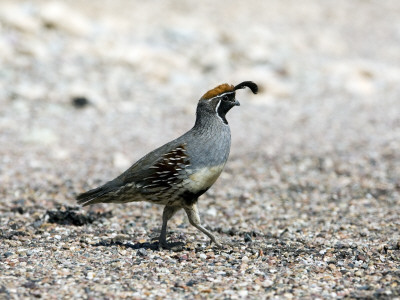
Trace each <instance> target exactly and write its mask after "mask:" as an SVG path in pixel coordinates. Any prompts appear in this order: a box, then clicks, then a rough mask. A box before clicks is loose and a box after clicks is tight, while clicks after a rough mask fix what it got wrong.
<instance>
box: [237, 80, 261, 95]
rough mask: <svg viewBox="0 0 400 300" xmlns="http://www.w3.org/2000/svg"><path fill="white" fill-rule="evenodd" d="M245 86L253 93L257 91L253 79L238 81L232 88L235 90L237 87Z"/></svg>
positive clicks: (242, 87)
mask: <svg viewBox="0 0 400 300" xmlns="http://www.w3.org/2000/svg"><path fill="white" fill-rule="evenodd" d="M245 87H248V88H249V89H250V90H251V91H252V92H253V94H257V93H258V86H257V84H255V83H254V82H253V81H243V82H242V83H239V84H238V85H237V86H235V87H234V90H235V91H236V90H238V89H244V88H245Z"/></svg>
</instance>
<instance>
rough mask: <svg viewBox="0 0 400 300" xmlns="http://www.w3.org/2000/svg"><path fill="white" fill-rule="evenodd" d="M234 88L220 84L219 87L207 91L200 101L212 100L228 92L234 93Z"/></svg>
mask: <svg viewBox="0 0 400 300" xmlns="http://www.w3.org/2000/svg"><path fill="white" fill-rule="evenodd" d="M234 91H235V87H234V86H233V85H231V84H227V83H224V84H220V85H219V86H217V87H215V88H213V89H212V90H209V91H208V92H207V93H205V94H204V95H203V96H202V97H201V100H207V99H211V98H214V97H215V96H218V95H220V94H223V93H228V92H234Z"/></svg>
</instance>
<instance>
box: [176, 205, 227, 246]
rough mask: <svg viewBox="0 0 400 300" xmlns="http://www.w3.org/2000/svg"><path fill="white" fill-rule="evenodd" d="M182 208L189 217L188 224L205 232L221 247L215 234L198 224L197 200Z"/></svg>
mask: <svg viewBox="0 0 400 300" xmlns="http://www.w3.org/2000/svg"><path fill="white" fill-rule="evenodd" d="M184 209H185V211H186V214H187V216H188V218H189V222H190V224H192V225H193V226H194V227H196V228H197V229H198V230H200V231H201V232H203V233H204V234H206V235H207V236H208V237H209V238H210V239H211V241H213V242H214V244H215V245H216V246H217V247H218V248H222V245H221V244H220V243H219V242H218V240H217V239H216V238H215V236H214V235H213V234H212V233H211V232H209V231H208V230H207V229H205V228H204V227H203V226H202V225H201V224H200V216H199V210H198V209H197V202H195V203H193V204H192V205H191V206H187V207H184Z"/></svg>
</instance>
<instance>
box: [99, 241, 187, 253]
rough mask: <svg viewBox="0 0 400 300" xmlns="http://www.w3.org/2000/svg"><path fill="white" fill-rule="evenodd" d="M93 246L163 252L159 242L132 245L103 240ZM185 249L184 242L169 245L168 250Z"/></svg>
mask: <svg viewBox="0 0 400 300" xmlns="http://www.w3.org/2000/svg"><path fill="white" fill-rule="evenodd" d="M93 246H96V247H98V246H103V247H112V246H120V247H125V248H130V249H135V250H138V249H146V250H153V251H157V250H162V249H163V248H164V247H163V248H161V247H160V245H159V243H158V241H156V242H152V243H149V242H145V243H136V244H132V243H130V242H126V243H124V242H121V241H112V240H111V241H110V240H101V241H100V242H98V243H96V244H93ZM183 248H184V243H182V242H171V243H168V244H167V247H166V249H169V250H175V251H182V250H183Z"/></svg>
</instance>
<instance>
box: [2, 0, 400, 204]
mask: <svg viewBox="0 0 400 300" xmlns="http://www.w3.org/2000/svg"><path fill="white" fill-rule="evenodd" d="M399 12H400V6H399V5H397V2H396V1H383V2H378V1H324V2H319V1H302V2H301V3H299V2H297V1H289V0H286V1H255V0H252V1H246V2H244V1H203V2H202V3H201V4H199V3H195V2H192V1H172V0H171V1H146V2H143V1H106V0H102V1H86V2H81V1H1V3H0V26H1V27H0V31H1V34H0V64H1V68H0V78H1V80H0V85H1V87H0V105H1V109H0V145H1V147H0V161H1V164H0V182H1V185H0V191H1V193H2V198H3V199H2V202H3V204H5V205H8V204H7V203H10V200H16V199H20V198H23V199H26V201H32V202H34V203H38V204H40V205H42V206H48V205H53V204H54V203H70V204H73V203H74V199H73V198H74V195H75V193H77V192H81V191H82V190H83V189H84V188H88V187H93V185H95V184H98V183H100V182H104V181H105V180H108V179H110V178H111V177H113V176H115V175H117V174H119V173H120V172H122V171H123V170H125V169H126V168H127V167H129V166H130V164H131V163H133V162H134V161H136V160H137V159H138V158H140V157H141V156H142V155H143V154H145V153H147V152H148V151H149V150H151V149H154V148H155V147H156V146H159V145H161V144H163V143H165V142H167V141H169V140H171V139H173V138H175V137H177V136H178V135H180V134H182V133H183V132H185V131H186V130H188V129H189V128H190V127H191V126H192V125H193V123H194V117H195V115H194V114H195V109H196V104H197V100H198V99H199V98H200V97H201V95H202V94H204V93H205V92H206V91H207V90H209V89H211V88H213V87H215V86H216V85H218V84H221V83H224V82H228V83H232V84H237V83H238V82H241V81H243V80H252V81H254V82H256V83H257V84H259V86H260V87H261V92H260V94H258V95H252V94H251V93H249V92H241V93H238V98H239V100H240V101H241V103H242V106H241V107H240V108H238V109H235V110H233V111H232V112H231V113H230V114H229V120H230V124H231V128H232V136H233V142H232V151H231V159H230V163H229V164H228V166H227V168H228V169H227V170H228V172H227V173H226V174H225V175H223V177H222V179H221V180H222V182H224V180H226V181H227V182H229V183H231V185H230V187H229V189H230V191H226V190H222V191H221V189H218V188H217V189H216V192H214V193H218V191H220V193H221V196H224V197H225V196H226V193H227V192H228V193H230V194H229V195H234V196H235V197H242V196H243V195H247V196H248V195H252V196H251V197H253V198H254V197H255V198H258V200H259V201H261V202H265V201H266V202H267V203H269V201H268V200H266V197H265V196H266V194H265V193H266V189H268V188H270V187H271V186H274V185H277V189H278V190H281V188H282V187H287V186H288V182H289V185H290V184H294V185H300V186H302V185H310V184H311V185H315V186H318V184H319V180H321V178H320V177H318V174H319V173H322V174H325V175H327V174H330V172H333V173H334V174H335V176H336V177H337V176H339V175H340V174H342V173H343V174H347V175H346V176H347V177H349V178H347V179H346V180H348V181H349V182H350V183H351V182H352V181H353V180H355V181H356V182H359V180H360V178H359V177H362V176H367V177H368V178H366V179H365V180H367V181H368V180H370V177H371V176H372V177H374V176H376V182H375V183H374V184H380V185H382V186H383V188H384V189H385V188H388V189H390V190H396V189H395V188H394V187H395V186H397V192H398V184H399V182H398V178H399V177H398V171H399V160H398V157H399V156H398V155H399V154H398V149H399V146H400V145H399V135H400V131H399V126H400V117H399V116H400V114H399V107H400V105H399V95H400V85H399V83H400V67H399V66H400V22H399V20H398V16H399ZM299 161H300V162H299ZM286 164H287V165H288V166H287V168H288V169H287V172H286V171H285V170H286V169H285V168H286V167H285V165H286ZM349 164H351V165H349ZM299 168H300V169H299ZM342 169H344V170H342ZM346 169H349V170H347V171H346ZM310 170H311V171H310ZM335 170H336V171H335ZM337 170H339V171H337ZM309 171H310V172H311V173H310V172H309ZM314 171H315V172H316V174H317V175H315V176H316V177H315V176H314V175H313V173H312V172H314ZM369 171H371V173H369ZM285 172H286V173H285ZM301 172H303V173H304V172H308V173H307V174H308V175H310V174H311V175H310V176H311V179H307V178H305V177H302V174H301ZM335 172H336V173H335ZM346 172H347V173H346ZM338 174H339V175H338ZM303 175H304V174H303ZM246 176H248V177H246ZM354 176H355V177H354ZM339 177H340V176H339ZM346 180H345V181H344V182H345V183H343V182H341V181H340V182H339V183H337V185H338V186H340V187H342V185H344V186H346V185H348V184H350V183H348V181H346ZM303 181H304V182H303ZM299 182H300V183H299ZM310 182H311V183H310ZM220 183H221V181H220ZM326 184H327V185H328V188H325V190H326V189H328V190H329V191H330V190H331V189H333V190H335V188H338V186H336V185H335V184H333V183H332V182H329V180H328V182H327V183H326ZM331 184H333V187H331V186H330V185H331ZM371 184H372V183H371ZM219 187H220V188H221V187H222V185H220V186H219ZM256 188H258V189H259V191H263V192H260V194H259V195H258V196H254V192H255V191H256V190H257V189H256ZM397 192H396V193H397ZM212 193H213V192H212V191H210V195H212ZM247 196H246V197H247ZM270 197H272V195H269V199H270ZM307 197H309V196H307ZM327 197H328V196H327ZM348 198H349V199H351V198H352V195H349V196H348ZM271 205H272V204H271Z"/></svg>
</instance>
